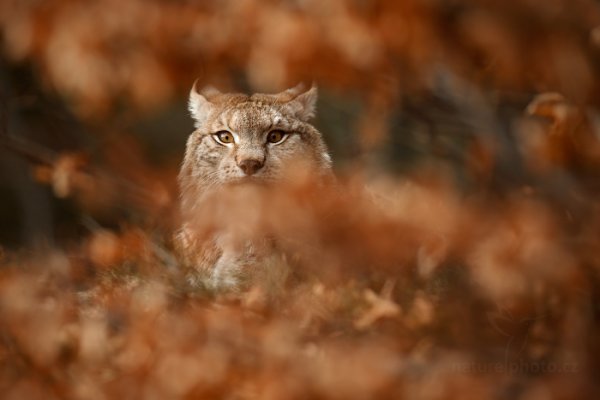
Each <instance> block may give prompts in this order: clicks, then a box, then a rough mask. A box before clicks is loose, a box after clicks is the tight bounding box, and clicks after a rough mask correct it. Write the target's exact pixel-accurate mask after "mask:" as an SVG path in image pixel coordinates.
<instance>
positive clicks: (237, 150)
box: [177, 86, 331, 288]
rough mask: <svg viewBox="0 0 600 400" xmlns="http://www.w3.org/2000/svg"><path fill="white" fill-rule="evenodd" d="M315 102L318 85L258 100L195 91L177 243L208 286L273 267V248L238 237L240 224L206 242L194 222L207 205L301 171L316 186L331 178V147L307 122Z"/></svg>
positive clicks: (181, 177) (181, 176)
mask: <svg viewBox="0 0 600 400" xmlns="http://www.w3.org/2000/svg"><path fill="white" fill-rule="evenodd" d="M316 97H317V90H316V88H315V87H312V88H311V89H309V90H307V91H303V90H302V88H301V87H296V88H293V89H288V90H286V91H284V92H281V93H279V94H253V95H245V94H225V93H220V92H218V91H217V90H215V89H213V88H207V89H204V90H203V91H201V92H197V91H196V89H195V86H194V88H192V91H191V93H190V99H189V109H190V112H191V115H192V117H193V118H194V120H195V127H196V130H195V131H194V132H193V133H192V134H191V136H190V137H189V139H188V141H187V146H186V152H185V157H184V161H183V164H182V167H181V171H180V174H179V185H180V192H181V211H182V217H183V220H184V223H183V226H182V229H181V230H180V232H179V234H178V237H177V242H178V245H179V247H180V251H181V253H182V255H183V259H184V260H185V263H186V264H188V265H190V266H192V267H193V268H194V269H196V270H198V271H201V272H203V273H204V275H205V276H207V281H208V283H209V285H210V286H212V287H214V288H235V287H237V286H238V285H239V284H240V282H241V281H243V280H244V279H243V278H244V276H245V275H248V274H251V273H252V271H253V270H255V269H257V268H260V267H264V264H268V261H267V260H268V258H269V250H268V246H266V247H265V246H262V245H258V244H257V243H264V240H262V239H261V238H256V237H254V238H253V237H248V236H246V237H244V236H243V235H242V236H240V234H239V231H243V230H244V227H242V226H240V227H236V226H235V224H234V225H233V226H232V224H229V225H227V227H226V228H224V229H220V230H217V231H216V232H212V234H211V235H209V236H208V237H207V236H206V235H205V234H201V233H199V232H198V230H197V229H196V225H195V224H194V223H193V221H194V219H195V218H196V217H197V216H198V215H202V213H203V210H204V211H206V209H207V207H209V203H207V202H215V201H219V199H218V196H219V192H220V191H222V189H224V188H229V187H235V186H246V187H250V188H251V187H255V186H256V187H258V186H263V185H266V186H272V187H276V186H277V185H279V184H281V183H282V182H285V181H286V180H288V179H293V177H294V176H296V175H297V174H296V173H295V172H297V171H298V170H302V171H304V172H305V173H310V174H311V175H313V176H314V177H315V178H316V180H317V181H322V180H327V179H328V178H329V177H331V159H330V157H329V154H328V152H327V147H326V145H325V143H324V141H323V139H322V137H321V134H320V133H319V132H318V131H317V129H315V128H314V127H313V126H312V125H311V124H310V123H309V122H308V121H309V119H310V118H312V117H313V116H314V112H315V103H316ZM238 193H240V195H241V196H244V195H243V194H241V193H242V192H238ZM229 194H231V193H229ZM215 196H217V199H215V198H214V197H215ZM250 197H251V196H250ZM248 201H250V200H248ZM237 204H238V205H239V202H238V203H237ZM238 208H239V206H238ZM238 211H239V210H238ZM248 212H249V213H251V212H253V211H252V208H251V207H249V208H248ZM242 219H244V218H242ZM250 236H251V235H250ZM240 237H242V239H240Z"/></svg>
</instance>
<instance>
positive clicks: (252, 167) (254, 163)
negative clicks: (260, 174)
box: [238, 158, 264, 175]
mask: <svg viewBox="0 0 600 400" xmlns="http://www.w3.org/2000/svg"><path fill="white" fill-rule="evenodd" d="M263 165H264V163H263V162H262V161H259V160H254V159H251V158H250V159H246V160H242V161H241V162H239V163H238V167H240V169H241V170H242V171H244V173H245V174H246V175H254V174H255V173H256V171H258V170H259V169H261V168H262V167H263Z"/></svg>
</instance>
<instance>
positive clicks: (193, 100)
mask: <svg viewBox="0 0 600 400" xmlns="http://www.w3.org/2000/svg"><path fill="white" fill-rule="evenodd" d="M197 82H198V81H196V82H194V85H193V86H192V90H190V99H189V103H188V108H189V110H190V114H192V118H194V120H195V121H196V123H195V124H194V125H195V126H196V128H199V127H200V125H202V123H204V121H205V120H206V118H207V117H208V114H209V113H210V112H211V111H212V110H213V108H214V107H215V106H214V104H213V103H211V101H210V99H211V98H212V97H214V96H216V95H218V94H220V93H221V92H219V91H218V90H217V89H215V88H214V87H212V86H207V87H205V88H204V89H202V91H201V92H198V90H197V89H196V83H197Z"/></svg>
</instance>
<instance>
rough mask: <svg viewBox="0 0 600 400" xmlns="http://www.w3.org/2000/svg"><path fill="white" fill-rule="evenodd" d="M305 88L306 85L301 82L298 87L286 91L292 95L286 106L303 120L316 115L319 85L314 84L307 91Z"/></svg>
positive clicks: (289, 95)
mask: <svg viewBox="0 0 600 400" xmlns="http://www.w3.org/2000/svg"><path fill="white" fill-rule="evenodd" d="M303 90H304V85H303V84H302V83H301V84H299V85H297V86H296V87H293V88H291V89H288V90H286V91H285V92H284V93H285V94H286V95H287V96H288V97H291V100H289V101H288V102H287V103H285V108H287V110H288V111H289V112H290V113H291V114H293V115H294V116H295V117H296V118H298V119H300V120H302V121H308V120H309V119H311V118H312V117H314V116H315V108H316V105H317V86H316V85H315V84H313V85H312V86H311V88H310V89H308V90H307V91H303Z"/></svg>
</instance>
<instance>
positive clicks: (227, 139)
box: [213, 131, 234, 144]
mask: <svg viewBox="0 0 600 400" xmlns="http://www.w3.org/2000/svg"><path fill="white" fill-rule="evenodd" d="M213 138H214V139H215V140H216V141H217V142H218V143H221V144H230V143H233V142H234V139H233V135H232V134H231V132H227V131H220V132H217V133H215V134H214V135H213Z"/></svg>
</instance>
